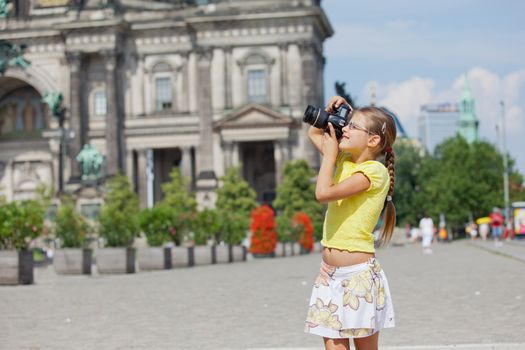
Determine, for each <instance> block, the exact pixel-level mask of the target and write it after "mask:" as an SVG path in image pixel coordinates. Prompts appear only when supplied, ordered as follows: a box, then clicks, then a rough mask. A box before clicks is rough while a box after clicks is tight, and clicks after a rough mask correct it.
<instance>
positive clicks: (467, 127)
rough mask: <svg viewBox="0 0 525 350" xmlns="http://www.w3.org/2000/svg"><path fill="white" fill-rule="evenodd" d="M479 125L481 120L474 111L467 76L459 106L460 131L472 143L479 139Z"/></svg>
mask: <svg viewBox="0 0 525 350" xmlns="http://www.w3.org/2000/svg"><path fill="white" fill-rule="evenodd" d="M478 126H479V120H478V118H477V117H476V113H475V111H474V98H473V97H472V93H471V91H470V86H469V84H468V80H467V77H465V85H464V87H463V94H462V95H461V102H460V106H459V120H458V133H459V134H460V135H461V136H463V137H464V138H465V139H466V140H467V142H468V143H472V142H474V141H477V140H478V139H479V136H478Z"/></svg>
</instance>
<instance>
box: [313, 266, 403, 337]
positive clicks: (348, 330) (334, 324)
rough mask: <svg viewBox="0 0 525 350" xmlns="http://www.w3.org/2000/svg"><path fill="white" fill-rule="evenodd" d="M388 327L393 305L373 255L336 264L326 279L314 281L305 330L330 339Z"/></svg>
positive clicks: (358, 334)
mask: <svg viewBox="0 0 525 350" xmlns="http://www.w3.org/2000/svg"><path fill="white" fill-rule="evenodd" d="M318 281H319V280H318ZM389 327H394V308H393V305H392V298H391V296H390V289H389V287H388V281H387V279H386V276H385V273H384V272H383V270H382V269H381V266H380V265H379V262H378V261H377V259H376V258H370V259H368V261H367V262H366V263H362V264H357V265H351V266H343V267H336V268H335V270H334V272H333V273H332V274H331V275H330V279H329V280H328V281H320V282H316V284H314V287H313V290H312V296H311V298H310V306H309V309H308V315H307V317H306V324H305V332H306V333H312V334H317V335H320V336H322V337H326V338H332V339H334V338H362V337H368V336H370V335H372V334H374V333H376V332H378V331H379V330H380V329H382V328H389Z"/></svg>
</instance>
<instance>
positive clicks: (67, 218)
mask: <svg viewBox="0 0 525 350" xmlns="http://www.w3.org/2000/svg"><path fill="white" fill-rule="evenodd" d="M88 230H89V225H88V224H87V223H86V221H85V219H84V218H83V217H82V216H81V215H80V214H79V213H78V212H77V211H76V209H75V202H74V201H73V198H71V197H69V196H64V197H63V198H62V203H61V205H60V206H59V208H58V211H57V215H56V218H55V235H56V237H58V238H60V240H61V246H62V248H81V247H83V246H84V243H85V238H86V234H87V232H88Z"/></svg>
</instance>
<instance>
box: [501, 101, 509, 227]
mask: <svg viewBox="0 0 525 350" xmlns="http://www.w3.org/2000/svg"><path fill="white" fill-rule="evenodd" d="M500 104H501V141H502V142H501V143H502V148H503V149H502V152H503V200H504V203H505V228H506V227H507V222H508V221H509V219H510V218H509V216H510V215H509V214H510V212H509V211H510V209H509V202H510V200H509V160H508V158H507V140H506V136H505V132H506V128H505V103H504V102H503V101H500Z"/></svg>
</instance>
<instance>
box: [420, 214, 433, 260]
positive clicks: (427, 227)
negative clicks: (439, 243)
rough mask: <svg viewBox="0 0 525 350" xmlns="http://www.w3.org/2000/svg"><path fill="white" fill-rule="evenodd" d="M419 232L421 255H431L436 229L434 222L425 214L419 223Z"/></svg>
mask: <svg viewBox="0 0 525 350" xmlns="http://www.w3.org/2000/svg"><path fill="white" fill-rule="evenodd" d="M419 232H420V233H421V246H422V247H423V253H425V254H432V253H433V251H432V241H433V240H434V233H435V232H436V228H435V227H434V221H433V220H432V218H431V217H430V216H428V214H427V213H425V215H424V217H423V218H422V219H421V220H420V221H419Z"/></svg>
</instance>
